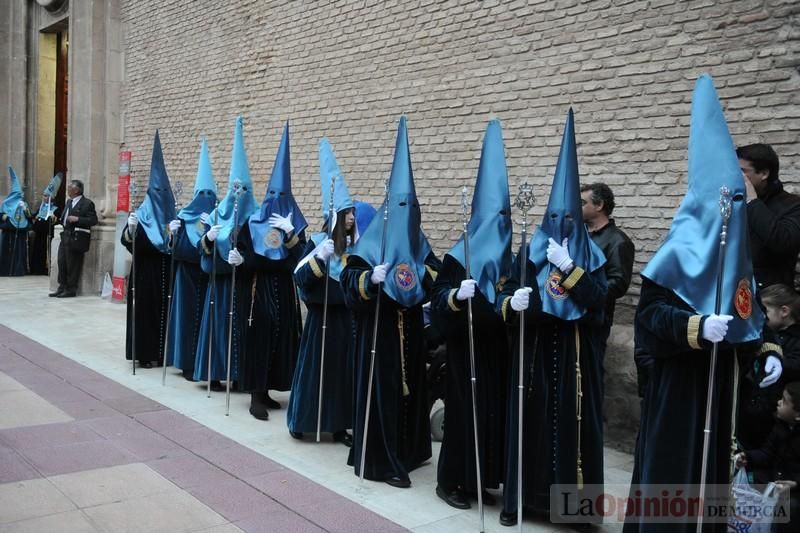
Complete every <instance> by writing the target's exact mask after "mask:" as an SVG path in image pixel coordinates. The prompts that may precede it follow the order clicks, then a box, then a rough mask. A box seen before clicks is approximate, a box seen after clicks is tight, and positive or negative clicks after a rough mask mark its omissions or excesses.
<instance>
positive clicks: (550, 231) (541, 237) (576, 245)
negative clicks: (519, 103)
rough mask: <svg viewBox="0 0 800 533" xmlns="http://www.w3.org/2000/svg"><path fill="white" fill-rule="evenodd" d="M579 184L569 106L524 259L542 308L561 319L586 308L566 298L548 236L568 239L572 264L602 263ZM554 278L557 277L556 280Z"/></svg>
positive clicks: (589, 268)
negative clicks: (547, 196)
mask: <svg viewBox="0 0 800 533" xmlns="http://www.w3.org/2000/svg"><path fill="white" fill-rule="evenodd" d="M580 191H581V185H580V176H579V174H578V151H577V148H576V144H575V122H574V118H573V114H572V109H571V108H570V110H569V112H568V113H567V122H566V124H565V125H564V136H563V137H562V139H561V151H560V152H559V154H558V164H557V165H556V172H555V175H554V176H553V185H552V188H551V189H550V199H549V200H548V202H547V210H546V211H545V212H544V218H543V219H542V223H541V225H540V226H538V227H537V228H536V232H535V234H534V236H533V239H531V242H530V246H529V248H528V260H530V261H531V262H532V263H533V264H534V265H536V282H537V285H538V288H539V296H540V298H541V300H542V310H543V311H544V312H545V313H548V314H550V315H553V316H556V317H558V318H560V319H562V320H578V319H579V318H581V317H582V316H583V315H585V314H586V308H585V307H583V306H581V305H578V304H577V302H575V301H574V300H573V299H572V298H569V297H568V294H567V293H566V292H565V289H563V288H562V287H561V286H560V285H559V282H560V281H561V280H563V278H564V277H565V276H564V275H563V273H562V272H561V271H559V270H558V269H557V268H556V267H555V266H553V265H552V264H550V262H549V261H548V260H547V244H548V239H549V238H552V239H553V240H554V241H556V242H557V243H558V244H561V242H562V240H563V239H564V238H567V239H569V243H568V245H567V248H568V249H569V256H570V257H571V258H572V260H573V261H574V263H575V266H578V267H581V268H583V269H584V270H585V271H586V272H589V273H591V272H595V271H597V270H598V269H600V268H602V266H603V265H604V264H605V262H606V257H605V255H604V254H603V252H602V250H600V248H599V247H598V246H597V245H596V244H595V243H594V241H592V239H591V237H589V232H588V231H587V230H586V226H585V225H584V223H583V211H582V210H581V192H580ZM556 278H558V279H556Z"/></svg>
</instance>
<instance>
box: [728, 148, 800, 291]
mask: <svg viewBox="0 0 800 533" xmlns="http://www.w3.org/2000/svg"><path fill="white" fill-rule="evenodd" d="M736 155H737V156H738V158H739V165H740V167H741V169H742V172H743V173H744V175H745V177H746V178H747V179H745V181H744V183H745V187H746V190H747V222H748V225H749V226H750V250H751V252H752V254H753V270H754V273H755V277H756V283H757V284H758V287H759V288H763V287H768V286H770V285H774V284H776V283H783V284H785V285H788V286H790V287H793V286H794V269H795V264H796V262H797V254H798V252H800V196H797V195H795V194H791V193H788V192H786V191H784V190H783V184H782V183H781V182H780V180H779V179H778V171H779V169H780V164H779V160H778V154H776V153H775V150H773V149H772V147H771V146H770V145H768V144H750V145H747V146H741V147H739V148H737V150H736Z"/></svg>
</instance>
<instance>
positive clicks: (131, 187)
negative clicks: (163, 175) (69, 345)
mask: <svg viewBox="0 0 800 533" xmlns="http://www.w3.org/2000/svg"><path fill="white" fill-rule="evenodd" d="M138 192H139V187H138V186H137V185H136V182H135V181H133V180H131V181H130V183H129V184H128V194H129V195H130V201H131V206H133V201H134V200H133V197H134V196H135V195H136V194H137V193H138ZM133 212H136V210H135V209H134V210H133ZM64 223H65V224H66V220H65V221H64ZM137 227H138V224H137ZM125 229H127V230H128V235H129V236H130V238H131V281H130V287H131V368H132V370H133V375H134V376H135V375H136V229H134V230H133V235H131V234H130V233H131V229H130V226H129V225H127V224H126V228H125ZM73 231H74V230H73Z"/></svg>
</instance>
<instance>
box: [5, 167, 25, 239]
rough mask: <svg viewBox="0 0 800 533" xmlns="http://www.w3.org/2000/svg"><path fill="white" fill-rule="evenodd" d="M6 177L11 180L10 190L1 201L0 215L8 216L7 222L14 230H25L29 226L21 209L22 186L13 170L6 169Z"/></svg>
mask: <svg viewBox="0 0 800 533" xmlns="http://www.w3.org/2000/svg"><path fill="white" fill-rule="evenodd" d="M8 175H9V178H10V179H11V190H9V191H8V196H6V199H5V200H3V204H2V205H0V213H3V214H5V215H8V221H9V222H10V223H11V225H12V226H14V227H15V228H16V229H25V228H27V227H28V226H29V225H30V224H29V223H28V218H27V217H26V216H25V210H24V209H23V208H22V203H23V202H24V200H23V198H22V185H21V184H20V182H19V178H17V173H16V172H14V169H13V168H11V167H8Z"/></svg>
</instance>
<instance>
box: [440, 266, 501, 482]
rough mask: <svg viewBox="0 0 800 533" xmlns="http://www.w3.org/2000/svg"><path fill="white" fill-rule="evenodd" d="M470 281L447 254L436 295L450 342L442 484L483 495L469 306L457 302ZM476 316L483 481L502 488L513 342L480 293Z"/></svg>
mask: <svg viewBox="0 0 800 533" xmlns="http://www.w3.org/2000/svg"><path fill="white" fill-rule="evenodd" d="M464 278H465V271H464V267H463V266H461V264H460V263H458V262H457V261H456V260H455V259H453V258H452V257H450V256H449V255H446V256H445V258H444V264H443V266H442V271H441V272H440V273H439V276H438V277H437V279H436V283H435V284H434V285H433V293H432V295H431V305H432V307H433V309H434V311H435V312H437V313H438V315H439V317H440V320H439V322H438V324H439V325H440V326H441V327H442V329H443V334H444V336H445V339H446V342H447V366H446V374H445V384H446V391H447V392H446V395H445V399H444V403H445V426H444V427H445V431H444V438H443V439H442V447H441V450H440V452H439V462H438V476H437V481H438V484H439V486H440V487H443V488H444V489H445V490H447V491H451V490H454V489H456V488H460V489H461V490H464V491H466V492H468V493H470V494H477V490H476V477H475V476H476V473H475V434H474V432H473V424H472V386H471V384H470V361H469V357H470V355H469V340H468V324H467V302H463V301H459V300H457V299H456V297H455V294H456V292H458V288H459V287H460V286H461V281H462V280H463V279H464ZM472 314H473V320H472V325H473V332H474V335H473V339H474V344H475V374H476V392H477V399H478V401H477V405H478V439H479V447H480V450H481V478H482V479H481V480H482V482H483V488H498V487H499V486H500V483H501V482H502V480H503V466H504V457H505V449H504V447H505V438H504V437H505V424H506V420H505V413H506V394H507V393H506V388H507V382H508V364H509V353H508V337H507V332H506V326H505V324H504V323H503V319H502V318H500V317H499V316H498V315H497V314H496V313H495V310H494V306H493V305H492V304H491V303H489V302H488V301H487V300H486V298H484V297H483V295H482V294H481V293H480V291H479V290H476V291H475V297H474V298H473V299H472Z"/></svg>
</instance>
